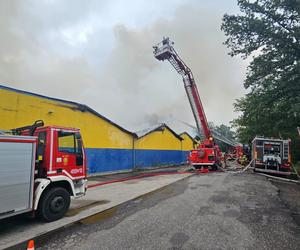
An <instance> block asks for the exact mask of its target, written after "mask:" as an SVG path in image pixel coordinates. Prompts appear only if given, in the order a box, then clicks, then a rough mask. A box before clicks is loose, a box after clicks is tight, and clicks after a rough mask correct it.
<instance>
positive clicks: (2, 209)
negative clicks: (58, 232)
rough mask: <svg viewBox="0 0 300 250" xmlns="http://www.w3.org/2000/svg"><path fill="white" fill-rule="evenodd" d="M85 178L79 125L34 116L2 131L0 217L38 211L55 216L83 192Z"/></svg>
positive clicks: (51, 217)
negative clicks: (61, 124) (52, 123)
mask: <svg viewBox="0 0 300 250" xmlns="http://www.w3.org/2000/svg"><path fill="white" fill-rule="evenodd" d="M86 182H87V181H86V158H85V152H84V148H83V142H82V138H81V135H80V131H79V129H76V128H66V127H59V126H44V123H43V121H36V122H35V123H34V124H33V125H30V126H26V127H21V128H16V129H12V130H9V131H5V132H4V131H2V132H1V133H0V201H1V202H0V219H3V218H6V217H10V216H14V215H17V214H21V213H27V212H35V211H36V212H37V215H38V216H39V217H41V218H42V219H44V220H46V221H54V220H58V219H60V218H62V217H63V216H64V215H65V213H66V212H67V210H68V209H69V206H70V198H71V197H74V198H78V197H81V196H83V195H85V192H86Z"/></svg>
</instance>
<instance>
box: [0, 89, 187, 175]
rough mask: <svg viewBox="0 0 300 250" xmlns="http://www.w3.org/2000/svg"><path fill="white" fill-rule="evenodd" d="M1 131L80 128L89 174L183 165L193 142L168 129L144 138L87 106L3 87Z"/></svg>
mask: <svg viewBox="0 0 300 250" xmlns="http://www.w3.org/2000/svg"><path fill="white" fill-rule="evenodd" d="M0 118H1V119H0V129H4V130H5V129H11V128H15V127H20V126H25V125H29V124H32V123H33V122H34V121H36V120H40V119H42V120H44V122H45V124H46V125H58V126H67V127H76V128H80V130H81V134H82V137H83V141H84V146H85V148H86V153H87V159H88V168H89V173H91V174H92V173H99V172H107V171H119V170H130V169H132V168H134V167H151V166H158V165H170V164H179V163H181V162H185V161H186V154H187V152H188V151H189V150H190V149H192V144H191V142H190V138H188V137H185V136H183V140H180V139H179V138H180V137H179V136H178V135H177V136H175V135H174V133H172V131H170V130H169V129H168V128H165V129H164V130H163V131H154V132H151V133H149V134H148V135H145V136H143V137H141V138H138V139H137V138H136V136H135V134H133V133H131V132H129V131H127V130H126V129H124V128H122V127H120V126H119V125H117V124H115V123H113V122H112V121H110V120H109V119H107V118H105V117H103V116H101V115H100V114H98V113H97V112H96V111H94V110H92V109H90V108H89V107H87V106H85V105H81V104H78V103H74V102H69V101H64V100H59V99H55V98H49V97H46V96H41V95H37V94H33V93H29V92H24V91H19V90H16V89H11V88H7V87H5V86H1V85H0Z"/></svg>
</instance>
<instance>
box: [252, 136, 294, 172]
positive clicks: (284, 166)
mask: <svg viewBox="0 0 300 250" xmlns="http://www.w3.org/2000/svg"><path fill="white" fill-rule="evenodd" d="M252 160H253V161H252V166H253V168H254V170H255V171H257V172H265V173H271V174H279V175H290V174H291V173H292V164H291V140H290V139H288V140H283V139H276V138H265V137H260V136H256V137H255V138H254V139H253V141H252Z"/></svg>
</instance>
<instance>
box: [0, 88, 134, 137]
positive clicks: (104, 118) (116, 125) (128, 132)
mask: <svg viewBox="0 0 300 250" xmlns="http://www.w3.org/2000/svg"><path fill="white" fill-rule="evenodd" d="M0 89H4V90H8V91H12V92H16V93H20V94H23V95H30V96H34V97H38V98H44V99H48V100H51V101H56V102H62V103H65V104H69V105H75V106H77V107H78V110H79V111H81V112H85V111H88V112H90V113H92V114H93V115H95V116H97V117H99V118H101V119H103V120H105V121H107V122H109V123H110V124H111V125H113V126H115V127H117V128H118V129H120V130H121V131H123V132H125V133H127V134H130V135H133V136H134V137H136V138H137V137H138V136H137V135H136V133H134V132H131V131H129V130H127V129H125V128H123V127H121V126H120V125H118V124H116V123H115V122H113V121H111V120H110V119H108V118H106V117H105V116H103V115H101V114H99V113H98V112H97V111H96V110H94V109H92V108H90V107H89V106H87V105H85V104H81V103H78V102H73V101H68V100H64V99H59V98H54V97H49V96H46V95H41V94H36V93H33V92H29V91H25V90H20V89H15V88H12V87H8V86H4V85H1V84H0Z"/></svg>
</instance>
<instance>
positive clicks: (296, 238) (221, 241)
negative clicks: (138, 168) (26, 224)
mask: <svg viewBox="0 0 300 250" xmlns="http://www.w3.org/2000/svg"><path fill="white" fill-rule="evenodd" d="M295 185H296V184H295ZM293 187H294V188H295V192H296V193H298V192H300V190H299V186H298V185H296V186H293ZM120 192H122V191H121V190H120ZM281 195H283V193H281V192H280V187H279V186H277V185H275V184H274V183H272V182H271V181H269V180H267V178H265V177H263V176H259V175H256V174H250V173H244V174H228V173H210V174H206V175H194V176H191V177H189V178H186V179H184V180H181V181H178V182H176V183H173V184H171V185H169V186H167V187H164V188H163V189H160V190H159V191H156V192H153V193H151V194H148V195H146V196H143V197H140V198H137V199H134V200H132V201H129V202H127V203H124V204H122V205H120V206H118V207H116V208H113V209H110V210H107V211H106V212H104V213H101V214H98V215H96V216H93V217H91V218H89V219H86V220H82V221H81V222H80V223H78V224H76V225H73V226H71V227H68V228H65V229H64V230H61V231H59V232H57V233H54V234H52V235H51V236H48V237H47V239H43V240H41V241H40V242H38V249H49V250H50V249H74V250H75V249H93V250H94V249H299V246H300V225H299V220H297V217H295V213H296V214H297V213H298V212H299V211H297V207H296V208H293V207H292V206H291V205H289V202H292V198H291V199H286V200H284V201H283V200H282V197H281Z"/></svg>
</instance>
